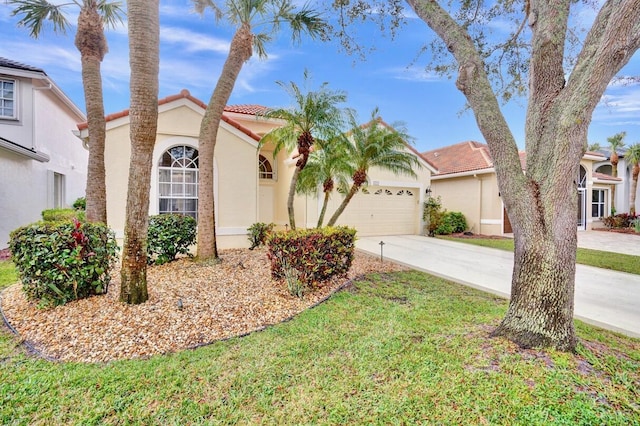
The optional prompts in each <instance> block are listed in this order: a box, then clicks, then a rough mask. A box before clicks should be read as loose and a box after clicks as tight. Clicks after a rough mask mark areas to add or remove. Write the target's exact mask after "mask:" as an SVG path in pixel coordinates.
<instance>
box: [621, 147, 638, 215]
mask: <svg viewBox="0 0 640 426" xmlns="http://www.w3.org/2000/svg"><path fill="white" fill-rule="evenodd" d="M624 158H625V160H627V164H629V165H630V166H631V165H632V166H633V169H632V171H631V177H632V180H631V192H630V193H629V214H632V215H635V214H636V192H637V191H638V175H639V174H640V143H634V144H633V145H631V146H630V147H629V149H628V150H627V152H626V153H625V154H624Z"/></svg>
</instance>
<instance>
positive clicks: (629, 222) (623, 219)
mask: <svg viewBox="0 0 640 426" xmlns="http://www.w3.org/2000/svg"><path fill="white" fill-rule="evenodd" d="M600 219H601V220H602V223H603V224H604V226H606V227H607V228H631V227H632V226H634V222H635V220H636V219H640V215H636V216H634V215H631V214H629V213H620V214H616V215H613V216H608V217H601V218H600Z"/></svg>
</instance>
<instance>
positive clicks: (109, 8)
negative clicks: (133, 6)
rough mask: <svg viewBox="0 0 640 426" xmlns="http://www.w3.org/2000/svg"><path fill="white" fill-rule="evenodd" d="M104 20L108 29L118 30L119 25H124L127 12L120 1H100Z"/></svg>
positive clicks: (99, 7) (99, 4)
mask: <svg viewBox="0 0 640 426" xmlns="http://www.w3.org/2000/svg"><path fill="white" fill-rule="evenodd" d="M97 6H98V10H99V11H100V15H101V16H102V20H103V21H104V23H105V25H106V26H107V27H108V28H116V26H117V25H118V24H122V23H124V16H125V15H126V12H125V11H124V9H123V8H122V3H121V2H119V1H111V2H110V1H107V0H100V1H99V2H98V4H97Z"/></svg>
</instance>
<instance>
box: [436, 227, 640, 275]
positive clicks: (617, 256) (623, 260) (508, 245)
mask: <svg viewBox="0 0 640 426" xmlns="http://www.w3.org/2000/svg"><path fill="white" fill-rule="evenodd" d="M438 238H442V239H444V240H450V241H455V242H459V243H466V244H475V245H477V246H483V247H491V248H496V249H500V250H507V251H511V252H513V240H512V239H510V238H509V239H491V238H486V239H484V238H455V237H445V236H440V237H438ZM638 243H640V239H638ZM576 263H580V264H582V265H589V266H595V267H597V268H604V269H611V270H613V271H620V272H628V273H630V274H637V275H640V256H632V255H630V254H621V253H612V252H609V251H600V250H592V249H587V248H580V247H578V252H577V254H576Z"/></svg>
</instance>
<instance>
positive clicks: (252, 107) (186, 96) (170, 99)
mask: <svg viewBox="0 0 640 426" xmlns="http://www.w3.org/2000/svg"><path fill="white" fill-rule="evenodd" d="M179 99H188V100H190V101H191V102H193V103H195V104H196V105H198V106H200V107H201V108H202V109H206V108H207V104H205V103H204V102H202V101H201V100H200V99H198V98H195V97H193V96H191V93H190V92H189V91H188V90H186V89H182V90H181V91H180V93H178V94H175V95H170V96H167V97H165V98H162V99H159V100H158V106H160V105H164V104H168V103H171V102H174V101H177V100H179ZM266 109H267V107H264V106H261V105H238V106H226V107H225V109H224V110H225V112H240V110H242V111H244V112H241V113H243V114H252V115H255V114H256V112H257V111H264V110H266ZM250 111H253V112H250ZM128 115H129V109H125V110H122V111H119V112H116V113H113V114H109V115H107V116H106V117H105V119H106V121H107V122H109V121H112V120H115V119H118V118H122V117H126V116H128ZM222 121H224V122H226V123H227V124H229V125H231V126H233V127H235V128H236V129H238V130H240V131H241V132H242V133H244V134H246V135H247V136H249V137H250V138H252V139H254V140H256V141H259V140H260V135H258V134H257V133H255V132H253V131H252V130H251V129H249V128H248V127H246V126H243V125H242V124H240V123H238V122H237V121H236V120H234V119H232V118H230V117H228V116H227V115H224V114H223V115H222ZM88 127H89V125H88V123H87V122H84V123H80V124H78V130H85V129H87V128H88Z"/></svg>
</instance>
